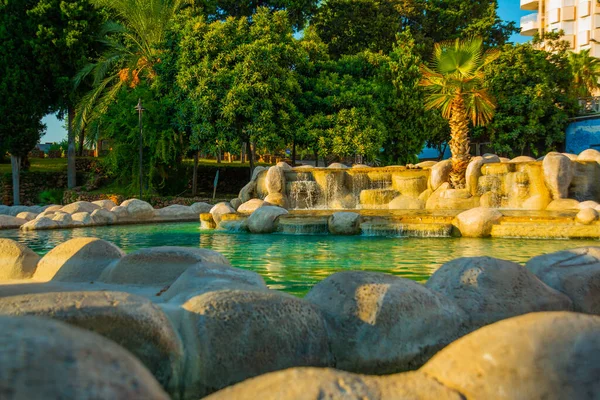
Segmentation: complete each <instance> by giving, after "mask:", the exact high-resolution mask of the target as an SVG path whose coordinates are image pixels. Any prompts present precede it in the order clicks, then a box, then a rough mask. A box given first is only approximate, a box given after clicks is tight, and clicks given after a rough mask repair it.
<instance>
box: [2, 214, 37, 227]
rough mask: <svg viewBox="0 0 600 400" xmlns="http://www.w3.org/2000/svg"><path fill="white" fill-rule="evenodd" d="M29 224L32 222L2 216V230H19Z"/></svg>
mask: <svg viewBox="0 0 600 400" xmlns="http://www.w3.org/2000/svg"><path fill="white" fill-rule="evenodd" d="M29 222H31V221H27V220H26V219H22V218H17V217H13V216H10V215H0V229H18V228H20V227H21V226H22V225H24V224H26V223H29Z"/></svg>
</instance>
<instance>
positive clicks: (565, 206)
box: [546, 199, 579, 211]
mask: <svg viewBox="0 0 600 400" xmlns="http://www.w3.org/2000/svg"><path fill="white" fill-rule="evenodd" d="M546 210H548V211H565V210H579V202H578V201H577V200H574V199H557V200H553V201H552V202H551V203H550V204H548V206H547V207H546Z"/></svg>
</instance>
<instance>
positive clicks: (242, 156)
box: [240, 143, 246, 164]
mask: <svg viewBox="0 0 600 400" xmlns="http://www.w3.org/2000/svg"><path fill="white" fill-rule="evenodd" d="M240 162H241V163H242V164H243V163H245V162H246V143H242V149H241V150H240Z"/></svg>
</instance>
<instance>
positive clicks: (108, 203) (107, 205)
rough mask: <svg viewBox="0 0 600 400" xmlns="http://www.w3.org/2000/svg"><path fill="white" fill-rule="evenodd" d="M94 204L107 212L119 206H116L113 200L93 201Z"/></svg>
mask: <svg viewBox="0 0 600 400" xmlns="http://www.w3.org/2000/svg"><path fill="white" fill-rule="evenodd" d="M92 204H95V205H97V206H98V207H100V208H103V209H105V210H106V211H110V210H112V209H113V208H115V207H116V206H117V205H116V204H115V202H114V201H112V200H97V201H92ZM94 211H95V210H94ZM92 212H93V211H92Z"/></svg>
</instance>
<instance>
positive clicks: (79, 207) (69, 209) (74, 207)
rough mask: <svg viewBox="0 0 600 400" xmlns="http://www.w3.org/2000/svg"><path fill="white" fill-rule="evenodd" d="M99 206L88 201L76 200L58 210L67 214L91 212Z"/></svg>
mask: <svg viewBox="0 0 600 400" xmlns="http://www.w3.org/2000/svg"><path fill="white" fill-rule="evenodd" d="M99 208H101V207H100V206H99V205H97V204H94V203H90V202H89V201H76V202H75V203H71V204H67V205H66V206H64V207H63V208H61V209H60V211H62V212H65V213H67V214H75V213H79V212H87V213H91V212H93V211H94V210H97V209H99Z"/></svg>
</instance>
